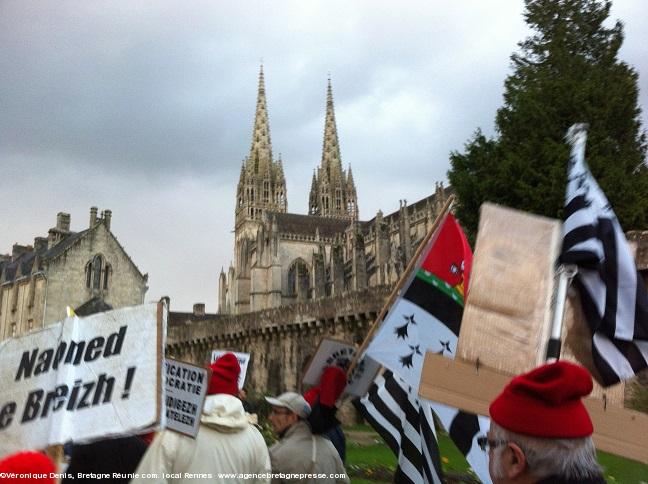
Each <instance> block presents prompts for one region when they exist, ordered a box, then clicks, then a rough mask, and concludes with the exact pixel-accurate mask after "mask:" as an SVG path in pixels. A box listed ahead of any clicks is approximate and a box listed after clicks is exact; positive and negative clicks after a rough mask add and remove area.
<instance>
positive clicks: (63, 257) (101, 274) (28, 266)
mask: <svg viewBox="0 0 648 484" xmlns="http://www.w3.org/2000/svg"><path fill="white" fill-rule="evenodd" d="M111 219H112V212H111V211H110V210H104V211H103V212H102V213H101V214H100V215H98V214H97V208H96V207H92V208H91V209H90V220H89V224H88V228H86V229H84V230H81V231H80V232H73V231H71V230H70V215H69V214H67V213H59V214H58V215H57V217H56V225H55V226H54V227H52V228H51V229H49V231H48V235H47V237H36V238H35V239H34V243H33V245H19V244H15V245H14V246H13V248H12V253H11V254H7V255H0V340H1V339H6V338H9V337H12V336H18V335H21V334H23V333H26V332H28V331H31V330H34V329H38V328H42V327H44V326H46V325H48V324H51V323H54V322H57V321H60V320H62V319H64V318H65V317H66V307H67V306H70V307H72V308H75V309H77V310H78V311H79V314H84V312H83V311H84V309H85V308H88V307H89V306H94V305H97V304H99V305H103V304H108V305H110V306H112V307H113V308H119V307H124V306H132V305H136V304H142V303H143V302H144V295H145V294H146V290H147V289H148V287H147V280H148V275H146V274H142V273H141V272H140V270H139V269H138V268H137V266H136V265H135V264H134V263H133V261H132V260H131V258H130V257H129V256H128V254H127V253H126V251H125V250H124V248H123V247H122V246H121V244H120V243H119V241H118V240H117V238H116V237H115V235H114V234H113V233H112V232H111V231H110V224H111Z"/></svg>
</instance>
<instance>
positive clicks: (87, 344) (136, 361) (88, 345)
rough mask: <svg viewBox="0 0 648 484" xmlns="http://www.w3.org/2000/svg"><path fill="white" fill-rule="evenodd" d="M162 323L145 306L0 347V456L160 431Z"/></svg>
mask: <svg viewBox="0 0 648 484" xmlns="http://www.w3.org/2000/svg"><path fill="white" fill-rule="evenodd" d="M165 325H166V307H163V305H160V306H158V305H156V304H144V305H141V306H135V307H130V308H124V309H117V310H114V311H108V312H104V313H99V314H94V315H92V316H88V317H85V318H79V317H76V316H75V317H72V318H67V319H65V320H64V321H62V322H59V323H56V324H53V325H51V326H48V327H46V328H44V329H42V330H40V331H36V332H32V333H29V334H27V335H24V336H21V337H18V338H11V339H8V340H5V341H3V342H2V343H0V455H5V454H8V453H11V452H15V451H18V450H23V449H42V448H45V447H47V446H50V445H56V444H62V443H64V442H67V441H68V440H74V441H77V442H78V441H84V440H92V439H97V438H100V437H107V436H114V435H120V434H127V433H137V432H142V431H144V430H147V429H149V428H151V427H153V426H157V425H158V424H159V422H160V414H161V412H160V409H161V397H162V388H161V384H160V383H161V380H160V373H161V362H162V355H163V353H164V333H165Z"/></svg>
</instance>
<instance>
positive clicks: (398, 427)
mask: <svg viewBox="0 0 648 484" xmlns="http://www.w3.org/2000/svg"><path fill="white" fill-rule="evenodd" d="M353 403H354V405H355V407H356V408H357V409H358V411H359V412H360V413H361V414H362V416H363V417H364V418H365V419H366V420H367V421H368V422H369V423H370V424H371V426H372V427H373V428H374V429H375V430H376V432H378V434H379V435H380V436H381V437H382V438H383V440H384V441H385V442H386V443H387V445H388V446H389V447H390V448H391V450H392V451H393V452H394V454H396V456H397V457H398V467H397V468H396V473H395V474H394V482H398V483H413V484H431V483H436V484H440V483H441V482H443V481H442V479H441V477H442V471H441V463H440V461H439V448H438V445H437V438H436V433H435V430H434V420H433V418H432V411H431V409H430V405H429V404H428V403H425V402H421V401H420V400H419V399H418V398H417V396H416V394H415V393H414V392H413V390H412V387H411V386H410V385H409V384H407V383H406V382H405V381H404V380H403V379H402V378H400V377H399V376H397V375H394V374H393V373H392V372H391V371H389V370H386V371H385V372H384V373H383V374H382V375H378V377H376V379H375V380H374V383H373V384H372V385H371V387H370V388H369V392H368V393H367V395H365V396H364V397H362V398H361V399H360V400H355V401H354V402H353Z"/></svg>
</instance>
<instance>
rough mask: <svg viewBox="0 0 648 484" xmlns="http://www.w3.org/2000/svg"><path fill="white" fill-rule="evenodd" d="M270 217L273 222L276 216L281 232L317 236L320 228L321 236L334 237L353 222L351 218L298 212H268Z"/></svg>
mask: <svg viewBox="0 0 648 484" xmlns="http://www.w3.org/2000/svg"><path fill="white" fill-rule="evenodd" d="M268 217H269V218H268V220H270V222H272V220H273V217H275V218H276V220H277V228H278V229H279V233H289V234H298V235H305V236H312V237H315V231H316V230H317V229H319V234H320V237H323V238H333V237H335V236H336V235H337V234H342V233H344V231H345V230H346V228H347V227H348V226H349V225H350V224H351V221H350V220H342V219H336V218H330V217H319V216H316V215H299V214H296V213H278V212H268Z"/></svg>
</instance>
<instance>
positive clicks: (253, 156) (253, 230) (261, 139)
mask: <svg viewBox="0 0 648 484" xmlns="http://www.w3.org/2000/svg"><path fill="white" fill-rule="evenodd" d="M287 205H288V202H287V199H286V180H285V178H284V173H283V167H282V164H281V160H278V161H276V162H275V161H273V159H272V144H271V142H270V126H269V123H268V110H267V105H266V92H265V80H264V76H263V66H261V69H260V71H259V91H258V95H257V104H256V113H255V118H254V130H253V132H252V145H251V147H250V154H249V155H248V156H247V158H246V159H245V160H244V162H243V165H242V166H241V176H240V178H239V182H238V187H237V190H236V211H235V226H234V231H235V254H234V257H235V262H234V264H235V267H234V271H233V272H234V273H235V277H234V280H233V281H232V280H231V279H230V284H229V287H228V290H230V291H232V293H233V294H230V298H229V299H230V301H232V302H234V304H235V306H236V307H234V308H230V311H232V312H234V313H237V314H238V313H244V312H247V311H249V310H250V276H251V267H252V263H253V260H252V259H253V255H254V254H253V252H254V246H255V242H256V240H257V233H258V231H259V228H260V226H261V225H262V218H263V213H264V212H265V211H272V212H279V213H284V212H286V209H287ZM231 272H232V271H230V273H231ZM221 279H222V278H221ZM222 294H223V292H222V291H221V295H222ZM221 299H222V296H221Z"/></svg>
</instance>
